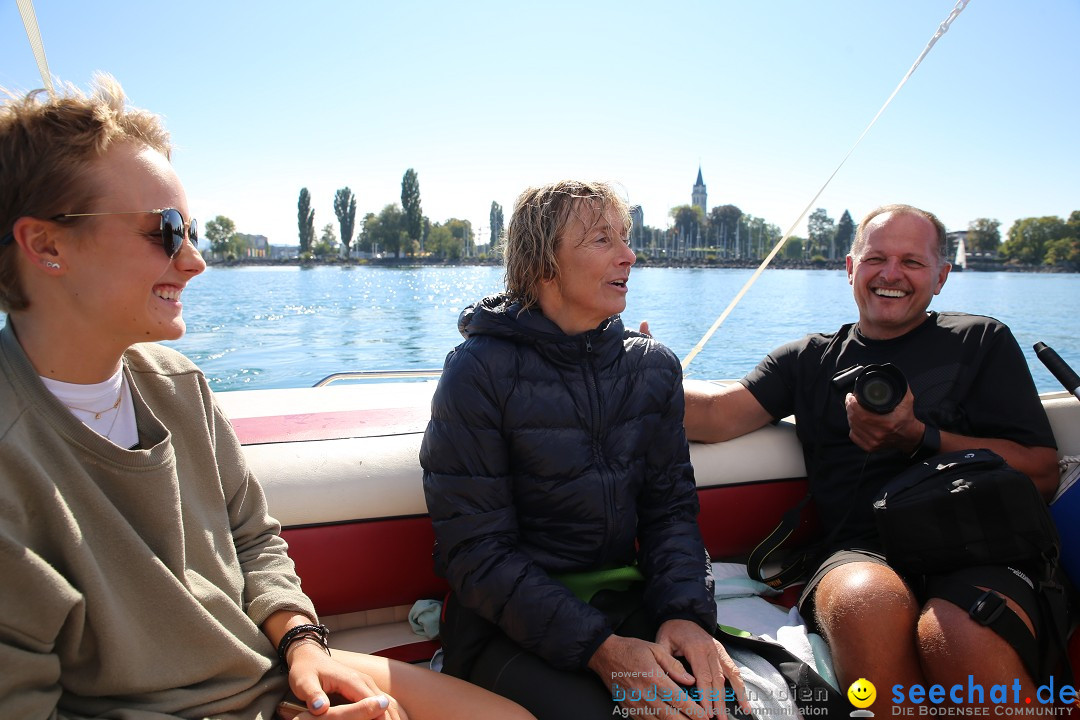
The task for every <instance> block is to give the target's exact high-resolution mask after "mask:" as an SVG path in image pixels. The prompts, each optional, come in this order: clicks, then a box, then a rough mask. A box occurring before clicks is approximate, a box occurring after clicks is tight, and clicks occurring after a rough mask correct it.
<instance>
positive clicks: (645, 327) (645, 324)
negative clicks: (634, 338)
mask: <svg viewBox="0 0 1080 720" xmlns="http://www.w3.org/2000/svg"><path fill="white" fill-rule="evenodd" d="M638 332H639V333H641V334H642V335H648V336H649V337H652V333H651V332H649V321H648V320H642V321H641V325H640V326H639V327H638Z"/></svg>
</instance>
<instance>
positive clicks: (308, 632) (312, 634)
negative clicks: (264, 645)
mask: <svg viewBox="0 0 1080 720" xmlns="http://www.w3.org/2000/svg"><path fill="white" fill-rule="evenodd" d="M329 634H330V630H328V629H327V627H326V626H325V625H311V624H306V625H297V626H296V627H294V628H290V629H289V631H288V632H286V633H285V634H284V635H282V636H281V642H279V643H278V647H277V654H278V659H280V660H281V669H282V670H283V671H286V672H287V671H288V670H289V661H288V660H286V659H285V655H286V654H287V653H288V652H289V648H290V647H292V645H293V643H295V642H297V641H299V640H314V641H316V642H317V643H319V644H320V645H322V649H323V650H325V651H326V654H327V655H329V654H330V646H329V645H327V644H326V638H327V637H328V636H329Z"/></svg>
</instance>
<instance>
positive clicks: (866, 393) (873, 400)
mask: <svg viewBox="0 0 1080 720" xmlns="http://www.w3.org/2000/svg"><path fill="white" fill-rule="evenodd" d="M862 391H863V399H865V400H866V401H867V402H868V403H870V404H871V405H875V406H879V407H880V406H882V405H889V404H890V403H892V401H893V395H894V393H893V386H892V385H890V384H889V382H888V381H887V380H884V379H882V378H879V377H876V378H873V379H871V380H868V381H867V382H866V383H864V384H863V388H862Z"/></svg>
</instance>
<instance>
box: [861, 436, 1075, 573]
mask: <svg viewBox="0 0 1080 720" xmlns="http://www.w3.org/2000/svg"><path fill="white" fill-rule="evenodd" d="M874 519H875V521H876V522H877V526H878V531H879V533H880V535H881V539H882V541H883V542H884V543H885V555H886V557H887V558H888V560H889V564H890V565H892V566H893V567H895V568H896V569H898V570H900V571H902V572H904V573H909V574H912V575H928V574H934V573H941V572H948V571H949V570H953V569H956V568H961V567H968V566H972V565H1013V564H1017V563H1026V564H1035V565H1037V566H1040V567H1042V566H1046V565H1048V564H1050V565H1053V566H1056V565H1057V561H1058V556H1059V554H1060V542H1059V540H1058V535H1057V529H1056V528H1055V527H1054V520H1053V518H1052V517H1051V516H1050V509H1049V507H1048V506H1047V504H1046V501H1045V500H1043V498H1042V496H1041V495H1040V494H1039V491H1038V489H1037V488H1036V487H1035V485H1034V483H1032V482H1031V479H1030V478H1028V476H1027V475H1025V474H1024V473H1022V472H1020V471H1019V470H1016V469H1014V468H1012V467H1010V466H1009V465H1008V464H1006V462H1005V461H1004V460H1003V459H1002V458H1001V456H999V455H997V454H996V453H993V452H991V451H990V450H961V451H959V452H953V453H946V454H943V455H937V456H935V457H932V458H929V459H927V460H925V461H923V462H921V463H919V464H917V465H912V466H911V467H910V468H908V469H907V470H905V471H904V472H902V473H900V474H899V475H897V476H896V477H894V478H893V479H891V480H889V482H888V483H887V484H886V485H885V487H884V488H882V489H881V491H880V492H879V493H878V496H877V497H876V498H875V500H874Z"/></svg>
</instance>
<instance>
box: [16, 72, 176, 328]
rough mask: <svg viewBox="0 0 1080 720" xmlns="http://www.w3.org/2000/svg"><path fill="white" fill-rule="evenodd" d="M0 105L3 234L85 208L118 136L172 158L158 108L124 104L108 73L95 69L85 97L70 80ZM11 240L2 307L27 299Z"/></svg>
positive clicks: (19, 307) (22, 303)
mask: <svg viewBox="0 0 1080 720" xmlns="http://www.w3.org/2000/svg"><path fill="white" fill-rule="evenodd" d="M4 94H6V95H7V96H8V98H9V99H8V100H7V101H6V102H5V103H4V104H3V105H0V238H3V239H7V235H8V233H10V232H11V231H12V228H13V227H14V225H15V221H16V220H18V219H19V218H20V217H35V218H51V217H54V216H56V215H60V214H62V213H65V212H87V211H88V209H89V208H90V206H91V203H92V201H94V200H95V199H97V198H96V196H95V183H94V182H93V178H92V172H93V167H94V162H95V161H96V160H97V159H98V158H100V157H101V156H102V155H103V154H105V152H106V151H107V150H108V149H109V148H110V147H111V146H112V145H113V143H116V142H122V141H134V142H138V143H142V144H144V145H147V146H149V147H151V148H153V149H154V150H157V151H158V152H160V153H161V154H163V155H164V156H165V157H169V155H170V153H171V151H172V146H171V145H170V143H169V134H168V132H166V131H165V128H164V126H163V125H162V123H161V120H160V119H159V118H158V117H157V116H156V115H154V114H152V113H150V112H148V111H146V110H140V109H137V108H131V107H127V106H126V101H125V97H124V90H123V88H121V87H120V83H119V82H117V81H116V79H115V78H113V77H112V76H111V75H106V74H98V75H96V76H95V77H94V80H93V92H92V93H91V94H90V95H89V96H87V95H85V94H84V93H82V92H81V91H80V90H79V89H78V88H76V87H74V86H73V85H66V86H63V87H62V88H60V89H59V90H58V92H57V93H56V94H55V95H46V94H45V91H44V90H35V91H33V92H31V93H28V94H27V95H25V96H23V97H18V96H16V95H15V94H13V93H11V92H7V91H4ZM17 255H18V253H17V251H16V248H15V247H14V243H12V242H6V243H4V242H3V241H2V240H0V309H3V310H6V311H9V312H10V311H12V310H24V309H26V307H27V305H28V301H27V298H26V295H25V293H24V292H23V289H22V283H21V282H20V280H19V275H18V267H17V264H16V257H17Z"/></svg>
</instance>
